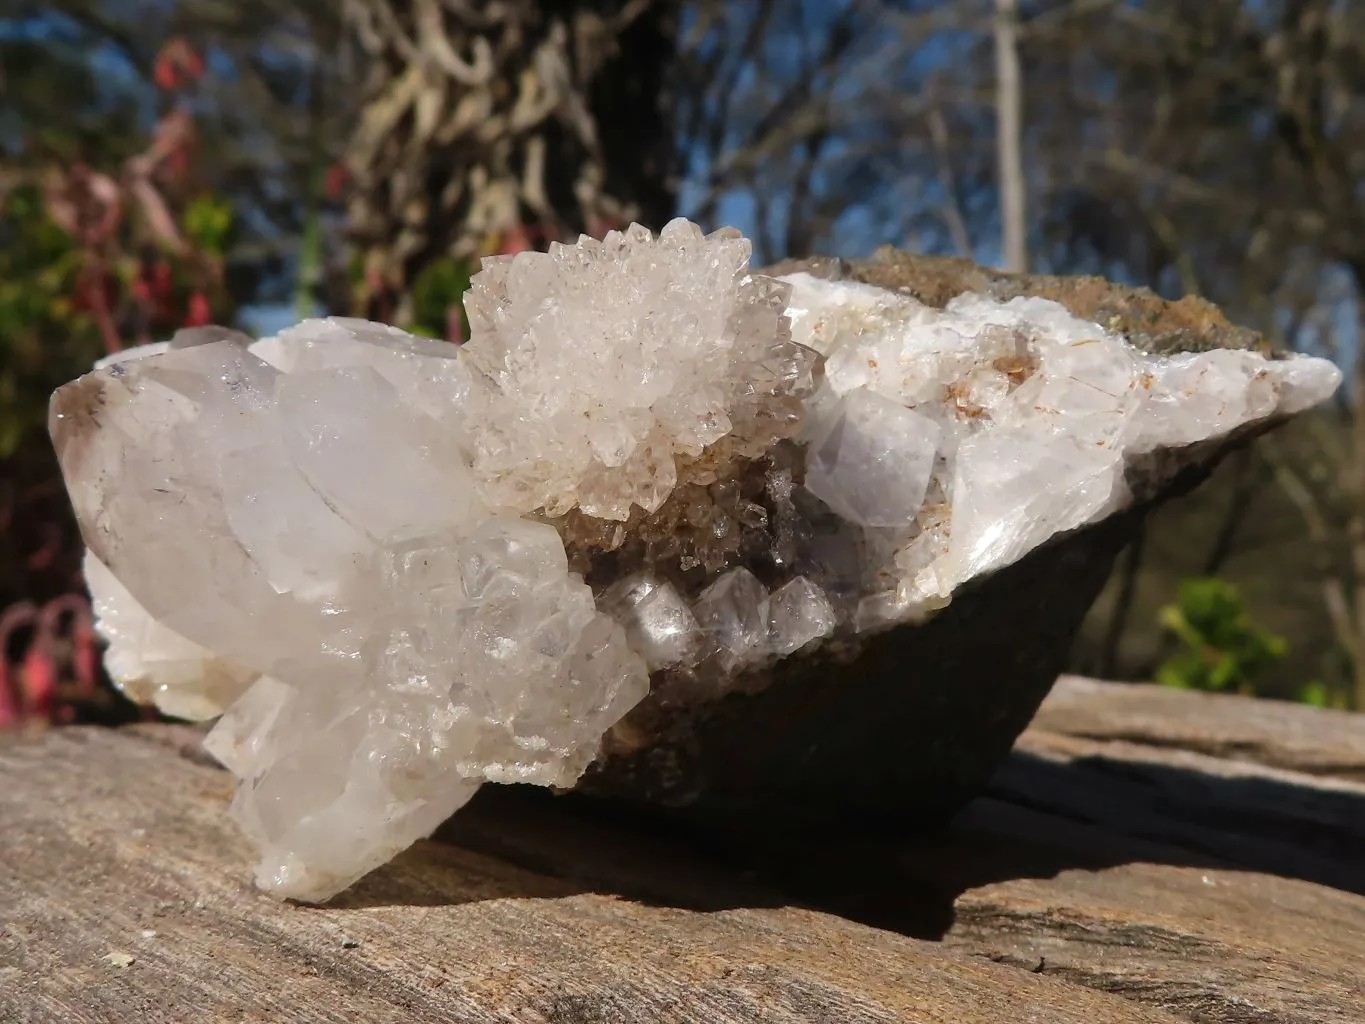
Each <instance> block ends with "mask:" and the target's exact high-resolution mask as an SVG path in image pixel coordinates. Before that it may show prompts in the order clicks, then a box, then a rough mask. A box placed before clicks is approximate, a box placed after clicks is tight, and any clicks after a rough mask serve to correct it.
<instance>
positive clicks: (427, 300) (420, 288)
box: [409, 259, 470, 338]
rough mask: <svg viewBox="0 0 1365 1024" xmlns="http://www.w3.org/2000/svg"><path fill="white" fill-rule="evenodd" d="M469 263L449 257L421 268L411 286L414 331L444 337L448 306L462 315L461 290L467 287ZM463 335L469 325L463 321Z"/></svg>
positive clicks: (467, 333) (411, 328)
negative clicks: (459, 261)
mask: <svg viewBox="0 0 1365 1024" xmlns="http://www.w3.org/2000/svg"><path fill="white" fill-rule="evenodd" d="M469 278H470V273H469V266H468V265H467V264H465V263H458V262H456V261H455V260H452V259H440V260H435V261H433V262H432V263H429V264H427V265H426V267H424V268H423V269H422V273H421V274H420V275H418V277H417V280H416V281H414V282H413V285H412V320H413V322H412V326H411V327H410V328H409V330H411V331H412V332H413V333H414V334H423V335H426V336H427V337H429V338H444V337H445V336H446V314H447V311H448V310H449V309H451V307H455V308H456V309H459V310H460V316H461V317H464V293H465V292H466V291H468V290H469ZM463 324H464V335H463V336H464V337H468V336H469V324H468V321H467V320H464V321H463Z"/></svg>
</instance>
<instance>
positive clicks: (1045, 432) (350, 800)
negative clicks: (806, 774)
mask: <svg viewBox="0 0 1365 1024" xmlns="http://www.w3.org/2000/svg"><path fill="white" fill-rule="evenodd" d="M748 259H749V243H748V242H747V241H746V240H745V239H743V238H741V237H740V236H738V235H737V234H736V233H734V232H732V231H723V232H717V233H715V234H712V235H703V234H702V233H701V231H700V230H699V229H698V228H696V227H695V226H694V225H691V224H688V223H687V222H685V221H674V222H673V223H671V224H669V225H668V226H667V227H665V228H664V230H663V231H662V232H661V233H660V235H659V236H658V237H657V238H656V237H654V236H653V235H651V234H650V233H649V232H648V231H646V230H644V229H643V228H640V227H638V226H633V227H631V228H630V229H628V230H627V231H626V232H624V233H618V232H613V233H612V234H610V235H608V236H607V237H606V238H605V239H604V240H602V241H594V240H591V239H586V238H585V239H583V240H581V241H580V242H579V243H578V244H577V245H575V246H562V245H555V246H552V247H551V250H550V252H549V253H544V254H542V253H523V254H519V255H517V256H515V257H507V258H498V259H490V260H487V261H485V265H484V269H483V271H482V272H481V273H480V274H479V275H477V276H476V277H475V279H474V282H473V285H472V288H471V291H470V293H469V295H468V296H467V300H466V308H467V310H468V313H469V318H470V323H471V327H472V336H471V339H470V341H469V343H468V344H467V345H465V346H464V347H463V348H457V347H455V346H453V345H449V344H447V343H445V342H440V341H432V340H429V339H423V338H416V337H412V336H410V335H408V334H406V333H404V332H402V331H400V330H398V329H396V328H393V327H388V326H384V325H380V324H371V323H367V322H364V321H358V320H349V319H342V318H333V319H325V320H309V321H305V322H304V323H301V324H298V325H296V326H295V327H292V328H290V329H288V330H286V331H284V332H282V333H281V334H279V335H277V336H275V337H271V338H265V339H261V340H259V341H255V342H252V341H251V340H250V339H247V338H245V337H244V336H242V335H238V334H236V333H235V332H231V331H226V330H224V329H222V328H202V329H196V330H190V331H182V332H180V334H178V335H177V336H176V337H175V338H174V339H172V341H171V342H170V343H162V344H159V345H154V346H145V347H144V348H142V349H137V350H132V351H130V352H127V353H121V354H119V355H118V356H116V357H111V358H109V359H105V360H102V361H101V363H100V365H99V367H98V368H97V369H96V370H95V371H94V372H92V373H90V374H87V375H86V376H84V377H82V378H80V379H79V380H77V381H74V382H72V383H71V384H68V385H66V386H65V387H63V388H61V389H60V390H59V391H58V392H57V393H56V394H55V395H54V398H53V403H52V417H51V430H52V435H53V440H54V443H55V445H56V448H57V452H58V456H59V458H60V460H61V464H62V470H63V473H64V476H65V479H66V482H67V486H68V489H69V490H70V493H71V497H72V501H73V503H74V505H75V507H76V511H77V515H78V517H79V519H80V522H81V526H82V530H83V533H84V537H85V540H86V543H87V545H88V548H89V551H88V555H87V561H86V566H87V568H86V577H87V580H88V583H89V585H90V588H91V591H92V595H93V599H94V605H95V611H96V614H97V616H98V619H99V628H100V630H101V632H102V633H103V635H104V636H105V638H106V640H107V641H108V643H109V647H108V650H107V652H106V658H105V660H106V664H107V666H108V668H109V671H110V674H111V675H112V676H113V678H114V679H115V680H116V682H117V683H118V684H119V685H120V686H122V687H123V688H124V689H125V690H126V691H127V692H128V694H129V695H130V696H132V697H133V698H134V699H136V700H139V701H142V702H151V703H155V704H156V705H157V706H158V707H159V708H161V709H162V710H163V711H165V712H167V713H169V714H172V715H176V716H180V717H185V718H191V719H209V718H214V717H218V716H221V717H219V719H218V723H217V725H216V726H215V728H214V730H213V732H212V733H211V734H210V736H209V738H208V740H207V743H206V745H207V747H208V749H209V751H210V752H211V753H212V754H213V755H214V756H215V757H216V758H217V759H218V760H219V761H221V762H222V763H223V764H224V765H225V766H226V767H227V768H228V769H229V770H230V771H232V772H233V774H234V775H236V776H237V778H238V779H239V780H240V786H239V789H238V793H237V797H236V799H235V800H234V803H233V813H234V815H235V816H236V818H237V820H238V821H239V822H240V823H241V825H242V827H243V828H244V829H245V830H246V832H247V833H248V834H249V835H250V836H251V838H252V839H253V840H254V841H255V842H256V843H257V845H258V846H259V848H260V851H261V861H260V864H259V866H258V869H257V881H258V883H259V884H260V885H261V886H262V887H264V888H266V889H268V890H270V891H272V892H274V893H276V894H278V895H280V896H290V897H296V898H300V899H306V900H321V899H325V898H327V897H329V896H331V895H333V894H334V893H336V892H338V891H340V890H341V889H344V888H345V887H346V886H348V885H350V884H351V883H352V882H354V881H355V880H356V879H358V878H359V877H360V876H361V875H363V874H364V873H366V872H367V871H369V870H371V869H373V868H375V867H377V866H379V865H381V864H383V863H384V862H386V861H387V860H389V859H390V858H391V857H392V856H394V855H395V854H396V853H398V852H399V851H401V850H402V849H404V848H405V847H406V846H408V845H410V844H411V843H413V842H414V841H416V840H417V839H420V838H422V837H423V836H426V835H429V834H430V833H431V832H432V830H433V829H435V827H436V826H437V825H438V824H439V823H440V822H441V821H442V820H443V819H445V818H446V817H448V816H449V815H450V814H452V813H454V812H455V811H456V810H457V809H458V808H459V807H460V806H461V805H463V804H464V803H465V802H466V801H468V800H469V799H470V797H471V796H472V795H473V794H474V792H475V791H476V790H477V789H478V787H479V786H480V785H481V784H482V783H483V782H485V781H493V782H527V783H533V784H537V785H543V786H552V787H569V786H572V785H573V784H574V783H575V781H576V780H577V779H578V778H579V777H580V776H581V775H582V773H583V772H584V771H585V770H586V769H587V767H588V766H589V764H590V763H591V762H592V761H593V760H594V758H596V757H597V755H598V753H599V749H600V744H601V741H602V738H603V736H604V735H605V734H606V733H607V732H608V730H610V729H612V727H613V726H614V725H616V724H617V723H618V722H620V721H621V719H622V718H623V717H624V716H625V715H627V713H629V712H630V711H631V709H632V708H634V707H635V706H636V705H637V704H638V703H639V702H640V701H641V700H643V699H644V698H645V697H646V696H647V695H648V694H649V693H650V692H651V686H653V687H654V690H655V691H656V692H658V693H666V694H668V695H669V696H670V699H674V700H685V699H714V698H715V697H718V696H721V695H724V694H725V693H726V692H728V690H730V689H732V688H735V687H738V686H740V685H741V683H742V684H743V685H756V684H755V683H754V680H756V679H760V676H761V673H762V671H763V670H764V667H765V666H769V665H771V664H772V663H773V662H774V661H775V660H776V659H780V658H785V657H791V656H798V655H800V656H805V655H807V654H809V653H811V652H813V651H815V650H818V649H819V648H820V647H821V645H822V644H825V643H827V642H828V641H830V640H831V638H837V639H838V641H839V642H840V644H841V646H843V647H844V648H845V649H849V648H853V649H856V646H857V643H858V642H859V638H860V637H865V636H867V635H868V634H869V633H871V632H873V631H877V630H881V629H886V628H890V627H893V626H896V625H904V624H907V623H914V622H918V621H922V620H923V619H924V618H925V617H927V616H928V615H931V614H933V613H934V612H935V611H937V610H939V609H941V608H943V607H944V606H945V605H946V604H947V603H948V602H950V601H951V600H952V597H953V594H954V593H955V591H956V590H957V589H958V588H959V587H960V586H961V585H962V584H963V583H964V582H966V581H968V580H970V579H974V578H976V577H979V576H981V575H983V574H986V573H990V572H993V571H995V570H998V569H1000V568H1002V567H1004V566H1006V565H1009V564H1011V563H1013V562H1015V561H1017V560H1019V559H1020V558H1022V557H1023V556H1024V555H1026V554H1028V553H1029V552H1030V551H1032V550H1034V549H1035V548H1037V547H1038V546H1039V545H1041V544H1043V543H1045V542H1047V541H1048V540H1050V539H1051V538H1052V537H1054V536H1056V535H1057V534H1059V533H1063V532H1065V531H1068V530H1072V529H1076V528H1078V527H1081V526H1084V525H1086V524H1088V523H1093V522H1096V521H1098V520H1099V519H1102V518H1104V517H1105V516H1107V515H1110V514H1112V513H1114V512H1115V511H1118V510H1119V509H1121V508H1123V507H1125V506H1126V505H1128V504H1129V503H1130V502H1131V501H1133V500H1134V497H1135V494H1134V491H1133V489H1132V483H1131V480H1130V475H1129V471H1130V470H1131V468H1132V465H1133V460H1134V459H1135V458H1136V457H1141V456H1143V455H1144V454H1146V453H1151V452H1153V451H1155V450H1157V449H1163V450H1165V449H1178V450H1184V449H1185V448H1187V447H1188V446H1191V445H1195V444H1197V443H1198V442H1201V441H1204V440H1207V439H1216V438H1219V437H1222V436H1224V435H1226V434H1228V433H1229V432H1231V431H1234V430H1237V429H1238V428H1240V427H1243V426H1245V425H1247V424H1249V423H1254V422H1257V421H1260V420H1264V419H1266V418H1268V417H1272V416H1275V415H1283V414H1290V413H1294V412H1298V411H1301V410H1303V409H1306V408H1308V407H1310V406H1312V405H1314V404H1316V403H1318V402H1321V401H1323V400H1324V399H1326V398H1327V397H1329V396H1330V395H1331V394H1332V393H1333V391H1334V390H1335V389H1336V387H1337V386H1338V384H1339V382H1340V373H1339V372H1338V371H1337V370H1336V369H1335V367H1333V366H1331V364H1329V363H1326V362H1324V361H1322V360H1317V359H1307V358H1289V359H1282V360H1268V359H1265V358H1263V357H1261V356H1259V355H1256V354H1253V353H1249V352H1241V351H1225V350H1218V351H1212V352H1205V353H1199V354H1189V355H1176V356H1171V357H1155V356H1149V355H1145V354H1143V353H1141V352H1140V351H1138V350H1137V349H1135V348H1133V347H1131V346H1130V345H1128V344H1127V343H1126V342H1125V341H1123V340H1122V339H1121V338H1118V337H1114V336H1111V335H1109V334H1107V333H1106V332H1105V331H1104V330H1103V329H1102V328H1100V327H1099V326H1097V325H1095V324H1093V323H1090V322H1088V321H1085V320H1080V319H1077V318H1076V317H1074V316H1072V315H1071V314H1070V313H1068V312H1067V311H1066V309H1064V308H1063V307H1062V306H1060V305H1058V304H1056V303H1054V302H1049V301H1046V300H1043V299H1036V298H1033V299H1014V300H1012V301H1009V302H1004V303H1002V302H998V301H996V300H994V299H991V298H989V297H987V296H983V295H973V294H966V295H961V296H959V297H958V298H956V299H954V300H953V301H952V302H950V303H949V304H948V305H947V307H946V308H945V309H942V310H939V309H932V308H930V307H927V306H925V305H922V304H921V303H919V302H917V301H915V300H914V299H912V298H909V297H907V296H904V295H901V294H898V293H895V292H890V291H884V290H882V289H878V288H873V287H870V286H867V285H861V284H854V283H848V282H831V281H826V280H823V279H817V278H815V277H812V276H810V275H807V274H793V275H790V276H788V277H786V278H782V279H773V278H766V277H762V276H759V275H754V274H750V273H749V272H748V270H747V264H748ZM1177 461H1178V460H1177ZM702 677H705V680H704V682H705V685H700V686H699V685H698V680H699V679H701V678H702ZM684 683H685V684H686V686H685V685H684ZM758 685H761V683H760V684H758ZM689 687H690V688H689Z"/></svg>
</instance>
